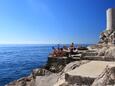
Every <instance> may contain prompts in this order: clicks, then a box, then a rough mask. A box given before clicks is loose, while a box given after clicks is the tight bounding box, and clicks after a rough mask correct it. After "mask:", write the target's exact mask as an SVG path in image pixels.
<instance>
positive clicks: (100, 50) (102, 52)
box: [98, 47, 108, 56]
mask: <svg viewBox="0 0 115 86" xmlns="http://www.w3.org/2000/svg"><path fill="white" fill-rule="evenodd" d="M107 49H108V47H103V48H101V49H99V50H98V56H104V55H105V52H106V50H107Z"/></svg>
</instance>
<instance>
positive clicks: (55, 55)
mask: <svg viewBox="0 0 115 86" xmlns="http://www.w3.org/2000/svg"><path fill="white" fill-rule="evenodd" d="M52 49H53V53H52V56H53V57H57V56H58V50H57V49H56V48H55V47H52Z"/></svg>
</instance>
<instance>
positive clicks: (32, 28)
mask: <svg viewBox="0 0 115 86" xmlns="http://www.w3.org/2000/svg"><path fill="white" fill-rule="evenodd" d="M111 7H115V0H0V44H4V43H5V44H9V43H13V44H17V43H21V44H42V43H45V44H49V43H50V44H52V43H71V42H75V43H96V42H97V41H98V39H99V38H98V37H99V34H100V32H101V31H103V30H104V29H105V28H106V9H107V8H111Z"/></svg>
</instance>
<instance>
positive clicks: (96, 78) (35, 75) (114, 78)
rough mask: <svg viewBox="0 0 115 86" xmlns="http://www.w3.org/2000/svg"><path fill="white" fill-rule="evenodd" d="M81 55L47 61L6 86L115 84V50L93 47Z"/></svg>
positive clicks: (99, 46)
mask: <svg viewBox="0 0 115 86" xmlns="http://www.w3.org/2000/svg"><path fill="white" fill-rule="evenodd" d="M79 52H81V54H82V56H81V57H80V59H75V58H78V56H77V55H76V56H77V57H71V58H67V57H58V58H56V57H55V58H52V57H49V58H48V62H47V64H46V66H45V67H44V68H38V69H34V70H33V72H32V73H31V74H30V76H28V77H23V78H21V79H19V80H16V81H13V82H11V83H9V84H7V85H6V86H81V85H85V86H91V85H92V86H107V85H115V64H114V60H115V55H114V54H115V47H114V46H102V45H94V46H89V47H88V50H82V51H81V50H80V51H79Z"/></svg>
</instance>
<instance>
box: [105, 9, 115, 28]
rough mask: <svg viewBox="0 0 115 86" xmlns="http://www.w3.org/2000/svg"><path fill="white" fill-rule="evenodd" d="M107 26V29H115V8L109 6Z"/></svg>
mask: <svg viewBox="0 0 115 86" xmlns="http://www.w3.org/2000/svg"><path fill="white" fill-rule="evenodd" d="M106 16H107V20H106V21H107V26H106V30H115V8H109V9H108V10H107V11H106Z"/></svg>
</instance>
